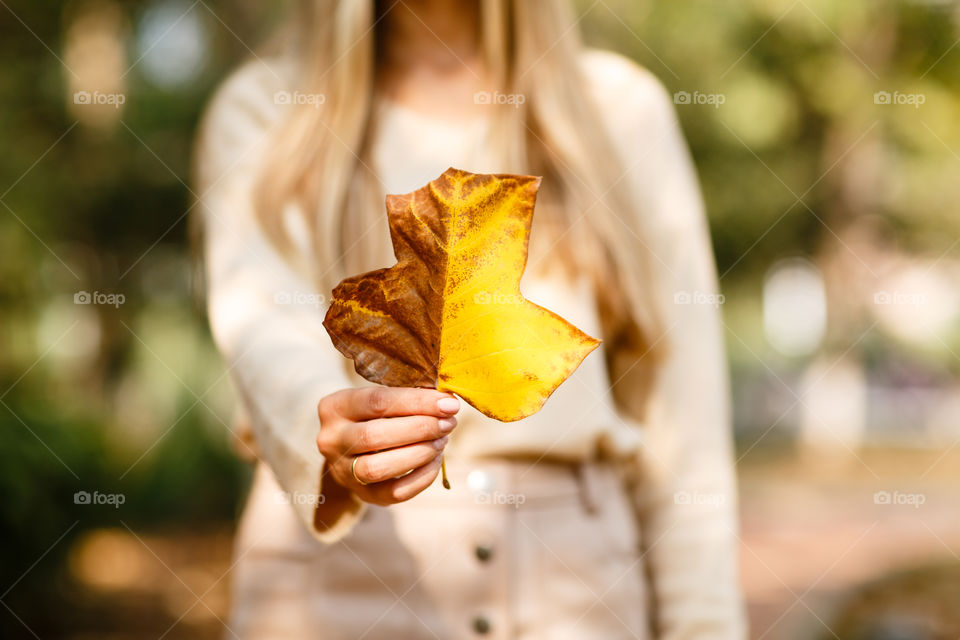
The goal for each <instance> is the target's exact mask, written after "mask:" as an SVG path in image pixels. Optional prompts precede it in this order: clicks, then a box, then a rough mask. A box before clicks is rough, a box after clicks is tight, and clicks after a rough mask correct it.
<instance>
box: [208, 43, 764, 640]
mask: <svg viewBox="0 0 960 640" xmlns="http://www.w3.org/2000/svg"><path fill="white" fill-rule="evenodd" d="M583 64H584V65H585V67H586V69H585V71H586V74H585V76H586V78H588V86H586V87H585V88H584V89H585V90H586V91H588V92H589V93H590V94H591V95H592V96H594V98H595V99H596V101H597V104H598V105H599V107H600V109H601V113H602V116H603V118H604V120H605V125H606V126H607V127H609V129H610V131H611V132H612V134H613V139H614V141H615V144H616V145H617V151H618V152H619V154H620V155H621V160H622V165H623V167H624V175H623V178H622V179H623V180H625V181H628V182H629V184H630V185H631V186H632V188H634V189H635V190H636V193H637V195H638V196H639V198H640V200H641V202H642V203H643V208H642V211H643V217H642V219H641V218H640V216H639V215H638V216H637V219H636V220H625V221H624V232H625V233H632V231H630V229H631V227H635V226H637V225H641V224H642V225H643V226H644V229H645V233H646V237H647V238H649V241H648V242H647V245H646V246H644V245H641V244H640V242H639V241H638V243H637V251H651V250H652V251H653V253H654V256H655V260H654V261H653V262H654V266H655V268H656V270H657V277H658V278H659V280H660V284H661V285H662V286H661V287H660V288H661V291H662V295H663V296H664V298H665V301H664V305H663V307H664V308H665V309H666V312H667V322H666V326H667V327H668V334H667V336H666V339H667V340H669V345H670V346H669V352H668V356H667V360H666V362H665V364H664V366H663V368H662V369H661V370H660V372H659V373H658V378H657V383H656V386H655V389H654V391H653V396H652V400H651V404H650V405H649V407H650V408H649V411H648V414H647V416H646V419H645V420H644V424H643V425H641V424H638V423H637V422H635V421H633V420H632V419H630V418H629V417H627V416H626V415H625V414H624V413H623V412H621V411H619V410H618V408H617V406H615V404H614V401H613V397H612V394H611V393H610V391H609V389H610V380H609V378H608V374H607V371H606V368H605V366H604V357H605V355H610V354H606V353H605V351H604V348H605V346H606V345H602V346H601V348H600V349H597V350H596V351H594V352H593V353H592V354H591V355H590V356H588V357H587V358H586V359H585V361H584V362H583V364H582V365H581V366H580V368H579V369H578V370H577V372H576V373H575V374H574V375H573V376H572V377H571V379H569V380H567V381H566V382H565V383H564V384H563V385H561V386H560V388H559V389H558V390H557V391H556V392H555V393H554V394H553V396H551V398H550V399H549V400H548V402H547V404H546V406H545V407H544V409H543V410H541V411H540V412H539V413H537V414H535V415H534V416H531V417H530V418H527V419H525V420H523V421H520V422H516V423H510V424H503V423H499V422H496V421H493V420H490V419H488V418H486V417H485V416H483V415H482V414H480V413H478V412H477V411H475V410H473V409H472V408H471V407H469V406H468V405H466V404H465V403H463V406H464V409H462V410H461V412H460V415H459V419H460V426H459V427H458V428H457V429H456V430H455V431H454V433H453V435H452V437H451V441H450V444H449V445H448V449H447V451H448V453H447V455H448V456H451V457H452V456H456V457H458V458H471V457H483V456H497V455H517V454H525V455H532V456H534V457H540V456H543V457H545V458H547V459H574V460H576V459H584V458H590V457H593V456H595V455H596V453H597V452H598V451H603V452H605V453H607V454H609V455H611V456H613V457H616V458H618V459H621V460H629V461H630V465H631V466H632V467H633V468H634V470H635V471H636V476H637V477H638V478H639V480H638V482H637V486H636V488H635V489H634V498H635V504H636V507H637V512H638V514H639V516H638V517H639V518H640V527H641V531H642V535H643V539H644V546H645V550H644V553H645V555H644V562H645V563H646V565H647V567H648V570H649V573H650V580H651V585H652V591H653V594H654V598H655V602H656V605H657V606H656V611H657V615H656V617H657V620H658V625H657V626H658V627H659V628H660V630H661V636H660V637H662V638H669V639H680V638H706V637H710V638H739V637H742V636H744V635H745V623H744V617H743V612H742V603H741V600H740V592H739V586H738V577H737V573H738V572H737V544H736V543H737V534H736V529H737V523H736V488H735V481H734V471H733V463H732V456H731V442H730V440H731V438H730V434H731V429H730V420H729V413H730V412H729V404H728V389H727V379H726V370H725V357H724V350H723V339H722V331H721V323H720V314H719V311H718V308H717V305H715V304H706V303H705V301H709V300H710V298H709V296H711V295H713V294H714V293H715V292H716V288H717V283H716V275H715V270H714V266H713V263H712V252H711V249H710V244H709V237H708V232H707V227H706V224H705V216H704V211H703V205H702V202H701V198H700V194H699V189H698V186H697V181H696V176H695V173H694V170H693V167H692V164H691V162H690V158H689V155H688V152H687V149H686V146H685V144H684V141H683V137H682V133H681V132H680V129H679V126H678V122H677V119H676V116H675V113H674V110H673V105H672V104H671V100H670V98H669V96H668V94H667V93H666V92H665V90H664V88H663V87H662V86H661V85H660V84H659V83H658V81H657V80H656V79H655V78H654V77H653V76H652V75H650V74H649V73H648V72H646V71H645V70H642V69H640V68H639V67H637V66H636V65H634V64H633V63H631V62H629V61H628V60H626V59H624V58H622V57H620V56H616V55H614V54H611V53H605V52H599V51H591V52H588V53H586V54H584V57H583ZM290 76H291V74H290V72H289V65H284V64H282V63H280V62H276V61H271V62H256V63H250V64H248V65H246V66H244V67H243V68H242V69H240V70H239V71H237V72H236V73H235V74H234V75H233V76H232V77H231V78H230V79H229V80H228V81H227V82H226V83H225V84H224V86H223V87H222V88H221V89H220V91H219V92H218V93H217V95H216V97H215V98H214V100H213V101H212V103H211V105H210V107H209V110H208V112H207V115H206V117H205V122H204V125H203V127H202V130H201V135H200V139H199V147H198V157H197V177H198V184H197V189H198V194H199V195H200V202H199V206H200V207H201V209H202V212H203V220H204V224H205V259H206V275H207V281H208V311H209V318H210V324H211V327H212V330H213V334H214V337H215V340H216V342H217V345H218V347H219V349H220V351H221V352H222V354H223V355H224V357H225V359H226V361H227V364H228V366H229V371H230V375H231V376H232V379H233V381H234V383H235V386H236V388H237V389H238V392H239V394H240V396H241V397H242V400H243V403H242V404H243V408H244V410H245V412H246V414H247V415H248V416H249V424H250V425H251V426H252V431H253V440H254V441H255V443H256V445H255V446H256V451H257V455H258V456H259V457H260V458H261V459H262V460H263V461H264V462H265V463H266V464H267V465H269V467H270V468H271V469H272V470H273V472H274V474H275V476H276V478H277V481H278V483H279V484H280V486H281V487H282V488H283V489H284V490H285V491H286V492H288V493H290V494H291V495H294V496H298V498H297V499H296V500H294V501H293V508H294V509H295V510H296V511H297V512H298V514H299V516H300V519H301V520H302V522H303V524H304V526H305V527H307V528H308V529H309V530H310V531H311V533H312V534H313V535H314V536H315V537H316V538H317V539H319V540H321V541H323V542H334V541H336V540H339V539H340V538H341V537H343V536H345V535H347V534H348V533H349V531H350V529H351V527H352V526H353V525H354V524H355V522H356V521H357V519H358V518H359V516H360V515H361V514H362V512H363V510H364V509H365V505H364V504H363V503H362V502H360V501H359V500H358V499H354V501H353V503H351V504H350V505H348V506H347V507H346V508H340V509H339V511H340V513H334V514H330V513H325V514H324V520H326V521H328V522H329V521H332V520H335V524H334V525H333V526H331V527H329V528H326V529H324V530H318V529H317V528H316V527H315V525H314V522H315V519H314V517H315V515H316V514H315V509H318V508H319V509H327V510H329V509H331V508H336V507H331V506H329V505H320V506H319V507H318V506H317V505H316V502H317V500H311V499H309V498H310V497H311V496H313V497H315V496H317V495H318V494H319V492H320V488H321V482H322V474H323V462H324V461H323V458H322V457H321V456H320V454H319V453H318V451H317V447H316V444H315V438H316V435H317V431H318V421H317V416H316V405H317V402H318V400H319V399H320V398H321V397H322V396H324V395H325V394H328V393H330V392H333V391H336V390H338V389H342V388H345V387H350V386H359V385H365V384H368V383H366V382H365V381H363V380H362V379H360V378H359V377H358V376H357V375H356V374H354V373H353V372H352V370H351V369H350V367H349V364H350V363H349V362H348V361H346V360H345V359H344V358H343V356H341V355H340V354H339V353H338V352H337V351H336V350H335V349H334V348H333V346H332V344H331V342H330V339H329V338H328V336H327V335H326V333H325V331H324V329H323V327H322V325H321V320H322V318H323V313H324V306H323V300H324V297H323V296H325V295H328V294H329V292H325V291H317V290H316V289H315V287H314V286H313V285H312V284H311V283H310V282H309V281H308V280H307V279H306V278H304V277H302V276H301V275H298V273H297V272H295V271H294V270H293V269H291V268H290V266H289V265H288V263H287V262H285V260H284V259H283V258H282V257H281V256H280V255H278V254H277V253H276V252H275V251H274V250H273V248H272V247H271V245H270V244H269V242H268V241H267V239H266V237H265V236H264V235H263V234H262V233H261V231H260V230H259V228H258V227H257V225H256V223H255V222H254V220H253V217H252V212H251V197H250V193H251V187H252V185H253V183H254V180H255V175H256V171H257V166H258V160H259V159H260V158H261V157H262V155H263V154H262V152H263V146H264V144H266V141H267V138H268V134H269V133H270V131H271V128H272V127H273V126H274V125H275V124H276V123H277V122H278V121H279V120H280V119H281V118H282V116H283V113H284V109H285V108H287V107H286V106H285V105H284V104H283V102H284V101H283V100H282V99H277V97H276V95H277V92H278V91H290V90H291V89H290V87H291V86H293V85H292V84H291V82H290V81H289V78H290ZM379 117H380V120H379V123H378V135H377V138H376V141H375V143H374V166H373V169H374V171H375V172H376V173H377V174H378V176H379V177H380V179H381V180H382V182H383V184H384V187H385V189H386V190H387V192H390V193H406V192H409V191H412V190H414V189H416V188H419V187H420V186H422V185H423V184H425V183H426V182H428V181H429V180H432V179H434V178H436V177H437V176H438V175H440V173H441V172H442V171H443V170H444V169H446V168H447V167H448V166H451V165H452V166H456V167H458V168H463V169H467V170H470V171H474V172H478V173H480V172H491V173H492V172H497V171H498V170H499V169H498V167H496V166H493V165H492V164H490V163H489V162H488V161H486V160H485V158H484V157H483V153H482V149H483V148H484V146H483V144H482V140H483V138H482V136H483V134H484V132H485V128H484V127H485V125H484V123H483V122H482V121H478V122H476V123H474V124H473V125H470V126H462V125H456V126H454V125H451V124H445V123H443V122H438V121H436V120H433V119H430V118H427V117H425V116H422V115H419V114H417V113H415V112H413V111H410V110H408V109H406V108H405V107H401V106H398V105H390V106H388V107H386V108H385V110H384V111H383V112H382V113H381V114H380V116H379ZM290 224H296V216H291V217H290ZM535 232H536V226H534V233H535ZM531 259H534V256H531ZM383 266H389V265H386V264H385V265H383ZM522 290H523V292H524V295H525V296H526V297H527V298H529V299H531V300H533V301H534V302H537V303H538V304H541V305H542V306H545V307H546V308H548V309H550V310H552V311H554V312H556V313H558V314H560V315H561V316H563V317H565V318H567V319H568V320H570V321H571V322H572V323H573V324H575V325H576V326H578V327H580V328H581V329H583V330H584V331H586V332H587V333H590V334H591V335H594V336H598V337H599V336H600V322H599V318H598V314H597V310H596V308H595V306H594V305H593V304H592V300H593V296H592V294H591V290H590V287H589V285H588V284H587V283H586V282H584V281H579V282H572V283H571V282H567V281H566V280H564V279H563V278H551V277H549V276H535V275H534V273H533V270H531V269H528V273H527V275H526V276H525V277H524V279H523V281H522ZM588 302H589V303H588ZM629 382H630V377H629V374H628V375H627V377H625V378H624V380H623V381H621V384H623V383H629ZM341 507H342V505H341Z"/></svg>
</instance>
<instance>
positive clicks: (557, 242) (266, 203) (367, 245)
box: [255, 0, 665, 369]
mask: <svg viewBox="0 0 960 640" xmlns="http://www.w3.org/2000/svg"><path fill="white" fill-rule="evenodd" d="M480 7H481V10H480V13H481V25H480V38H481V42H482V53H483V56H484V58H485V62H486V64H487V65H488V67H489V70H490V72H491V73H492V75H493V77H494V79H495V81H496V82H497V84H498V85H499V86H500V87H501V88H502V90H503V91H504V92H509V93H516V94H522V95H523V96H524V97H525V102H524V104H523V105H521V106H520V107H519V108H513V107H512V106H511V107H508V108H499V109H494V110H493V112H494V114H495V115H494V116H493V122H492V127H493V131H494V132H495V139H494V142H493V144H494V145H495V146H496V148H497V150H498V152H499V153H501V154H502V169H500V171H501V172H503V173H522V174H535V175H543V176H545V179H544V181H543V187H542V190H541V194H540V197H539V202H538V205H537V213H536V215H535V217H534V220H535V223H534V234H533V236H532V238H531V263H533V262H534V255H535V253H536V246H538V240H539V246H540V247H544V246H546V245H545V244H544V243H546V242H549V246H550V247H552V250H549V251H543V252H542V253H543V254H545V255H547V254H549V255H554V256H556V255H570V256H572V257H573V263H574V265H575V268H576V269H580V270H585V271H587V272H588V273H590V274H591V276H592V278H593V280H594V283H595V290H596V292H597V293H596V296H597V304H598V307H599V310H600V314H601V319H602V322H603V325H604V326H603V332H604V335H603V338H604V339H605V341H606V342H607V346H608V347H609V348H611V350H614V351H618V352H620V353H623V352H629V353H632V354H634V356H635V357H634V360H635V359H636V358H637V357H642V358H644V364H645V366H646V367H647V368H651V369H652V367H650V366H649V365H652V364H654V363H655V362H656V361H657V360H659V357H660V356H661V355H662V353H663V347H664V346H665V341H663V340H661V337H662V334H663V326H662V319H661V313H660V311H659V303H658V297H659V296H657V294H656V287H655V286H654V285H655V278H654V277H653V274H652V265H651V263H650V257H651V256H650V255H649V253H650V252H649V251H638V250H637V249H636V239H635V237H634V236H638V237H640V238H643V234H644V229H643V227H642V225H639V224H636V221H637V220H638V218H639V213H638V208H639V204H638V203H637V202H636V198H635V196H634V194H633V193H632V192H631V190H630V187H629V181H625V180H620V179H619V178H621V177H622V174H623V171H624V167H623V166H622V164H621V163H620V162H619V161H618V159H617V155H616V153H615V151H614V147H613V144H612V142H611V141H610V139H609V138H608V136H607V135H605V133H604V130H603V126H602V122H601V120H600V116H599V113H598V110H597V107H596V105H594V104H593V103H592V102H591V97H590V96H588V95H586V93H587V92H585V91H584V87H585V85H586V82H585V78H584V77H583V76H582V74H581V73H580V72H579V68H580V61H579V55H580V53H581V50H582V46H581V43H580V39H579V34H578V31H577V29H576V28H575V21H574V18H573V13H572V9H571V7H570V6H569V4H568V3H567V2H565V1H564V0H549V1H543V2H536V3H533V2H524V1H518V0H481V4H480ZM302 8H303V9H304V11H303V13H302V14H301V15H299V16H298V20H297V28H298V36H297V39H298V45H297V50H298V52H299V53H298V54H297V57H298V64H299V65H300V77H301V81H302V83H303V87H302V90H303V91H305V92H310V93H315V94H320V95H324V96H326V97H327V100H326V101H325V102H324V103H323V104H322V105H321V106H320V108H317V107H316V105H314V104H305V105H294V106H292V107H291V112H290V114H289V117H288V119H287V120H286V121H285V122H284V123H283V126H282V127H281V128H280V129H279V130H278V132H277V135H276V139H275V140H274V141H273V144H271V145H270V151H269V152H268V156H267V157H266V158H265V159H264V166H263V170H262V173H261V176H260V181H259V183H258V185H257V188H256V193H255V199H256V203H255V208H256V211H257V216H258V219H259V221H260V224H261V226H262V227H263V229H264V231H265V233H266V234H267V235H268V237H269V238H270V239H271V240H272V242H273V243H274V244H275V245H276V246H277V247H278V248H279V249H281V250H282V251H284V252H285V253H286V254H287V255H290V252H292V251H293V244H292V243H291V240H290V238H289V237H288V235H287V231H286V229H287V227H286V225H285V220H284V211H285V210H286V208H287V206H288V205H289V204H291V203H294V204H296V205H298V207H299V210H300V211H301V212H302V213H303V214H304V218H305V220H304V221H305V223H306V225H307V228H308V229H309V230H310V232H311V234H312V243H313V250H314V252H315V255H316V256H322V257H324V258H325V260H324V261H323V263H319V262H318V261H317V260H313V263H312V267H313V268H314V269H315V273H314V274H313V275H314V277H315V278H316V279H317V280H318V284H319V286H320V287H322V290H325V291H327V290H330V289H331V288H332V287H333V286H334V285H335V284H336V283H337V282H339V281H340V280H341V279H342V278H344V277H346V276H349V275H354V274H356V273H358V272H361V271H366V270H369V269H373V268H378V267H383V266H387V265H388V264H389V262H388V260H389V257H390V244H389V234H388V232H387V223H386V215H385V210H384V206H383V198H384V195H385V194H384V193H383V192H382V188H381V186H380V184H379V181H378V180H377V178H376V177H375V175H374V174H373V171H372V169H371V167H370V165H371V160H370V148H369V147H370V143H371V137H372V127H373V125H374V122H373V120H374V118H373V117H372V114H373V113H374V105H375V99H376V98H375V92H374V84H375V79H376V71H377V48H378V44H379V42H378V39H379V33H378V31H379V30H378V29H377V28H376V24H377V22H378V21H379V18H381V17H382V11H383V7H382V6H378V3H376V2H374V0H312V1H310V2H304V3H303V7H302ZM464 168H467V169H469V167H464ZM410 186H411V189H413V188H416V187H419V186H420V185H410ZM581 220H582V221H584V222H585V224H583V225H582V228H578V229H577V231H576V233H575V235H576V242H574V241H573V238H571V235H572V234H571V233H570V231H571V229H572V228H573V227H574V226H575V225H577V224H578V223H579V222H580V221H581ZM557 247H561V248H563V249H564V251H563V252H560V251H557Z"/></svg>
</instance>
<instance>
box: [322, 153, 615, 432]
mask: <svg viewBox="0 0 960 640" xmlns="http://www.w3.org/2000/svg"><path fill="white" fill-rule="evenodd" d="M539 186H540V178H537V177H534V176H522V175H506V174H497V175H478V174H472V173H469V172H466V171H460V170H457V169H448V170H447V171H445V172H444V173H443V175H441V176H440V177H439V178H437V179H436V180H434V181H432V182H430V183H429V184H427V185H426V186H425V187H423V188H421V189H418V190H417V191H414V192H413V193H409V194H407V195H400V196H387V212H388V215H389V221H390V234H391V237H392V239H393V248H394V253H395V254H396V257H397V264H396V265H394V266H392V267H390V268H387V269H379V270H377V271H371V272H370V273H365V274H362V275H359V276H355V277H352V278H347V279H345V280H344V281H343V282H341V283H340V284H339V285H337V287H336V288H335V289H334V290H333V298H332V302H331V305H330V308H329V309H328V311H327V315H326V318H325V319H324V323H323V324H324V327H326V329H327V332H328V333H329V334H330V337H331V339H332V340H333V344H334V345H335V346H336V347H337V349H339V350H340V352H341V353H343V354H344V355H346V356H347V357H349V358H353V360H354V366H355V368H356V370H357V372H358V373H359V374H360V375H362V376H363V377H365V378H367V379H368V380H371V381H373V382H378V383H381V384H385V385H389V386H419V387H435V388H437V389H439V390H441V391H450V392H453V393H456V394H457V395H459V396H460V397H462V398H463V399H464V400H466V401H467V402H469V403H470V404H471V405H473V406H474V407H476V408H477V409H478V410H480V411H481V412H483V413H484V414H486V415H488V416H490V417H491V418H495V419H497V420H502V421H504V422H509V421H513V420H519V419H521V418H525V417H527V416H529V415H531V414H533V413H536V412H537V411H538V410H539V409H540V407H542V406H543V403H544V402H546V399H547V398H548V397H549V396H550V394H551V393H553V391H554V390H555V389H556V388H557V387H558V386H560V384H561V383H562V382H563V381H564V380H566V379H567V377H569V376H570V374H572V373H573V372H574V370H575V369H576V368H577V367H578V366H579V365H580V362H582V361H583V359H584V358H585V357H586V356H587V354H589V353H590V352H591V351H593V350H594V349H595V348H597V346H598V345H599V344H600V341H599V340H597V339H595V338H591V337H590V336H588V335H587V334H585V333H583V332H582V331H580V330H579V329H577V328H576V327H574V326H573V325H571V324H570V323H568V322H567V321H566V320H564V319H563V318H561V317H560V316H558V315H556V314H555V313H553V312H551V311H548V310H546V309H544V308H543V307H540V306H538V305H535V304H533V303H532V302H529V301H528V300H526V299H524V298H523V296H522V295H521V294H520V277H521V276H522V275H523V270H524V267H525V266H526V262H527V243H528V240H529V236H530V223H531V220H532V218H533V207H534V202H535V201H536V196H537V189H538V188H539Z"/></svg>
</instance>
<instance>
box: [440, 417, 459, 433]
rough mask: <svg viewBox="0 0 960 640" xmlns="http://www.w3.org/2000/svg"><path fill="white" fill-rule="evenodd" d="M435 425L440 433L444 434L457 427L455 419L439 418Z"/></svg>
mask: <svg viewBox="0 0 960 640" xmlns="http://www.w3.org/2000/svg"><path fill="white" fill-rule="evenodd" d="M437 424H438V425H439V426H440V431H443V432H444V433H449V432H450V431H453V428H454V427H455V426H457V419H456V418H440V419H439V420H437Z"/></svg>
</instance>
